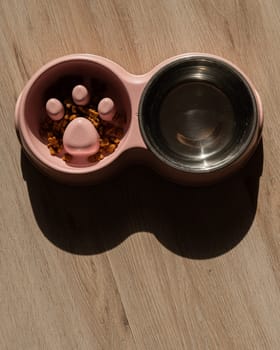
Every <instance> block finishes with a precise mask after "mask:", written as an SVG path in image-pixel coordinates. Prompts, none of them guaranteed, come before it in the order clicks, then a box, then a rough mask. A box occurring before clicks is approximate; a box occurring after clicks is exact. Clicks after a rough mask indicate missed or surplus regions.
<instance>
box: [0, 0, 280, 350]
mask: <svg viewBox="0 0 280 350" xmlns="http://www.w3.org/2000/svg"><path fill="white" fill-rule="evenodd" d="M0 19H1V20H0V58H1V59H0V72H1V79H0V132H1V137H0V149H1V157H0V169H1V182H0V189H1V200H0V218H1V221H0V321H1V327H0V348H1V349H7V350H14V349H15V350H18V349H30V350H31V349H51V350H56V349H57V350H61V349H83V350H84V349H94V350H95V349H96V350H98V349H106V350H107V349H108V350H111V349H121V350H123V349H172V350H173V349H176V350H177V349H196V350H197V349H275V350H276V349H279V347H280V269H279V266H280V220H279V212H280V195H279V191H280V185H279V181H280V170H279V169H280V156H279V145H280V142H279V134H280V118H279V110H280V106H279V104H280V102H279V101H280V84H279V77H280V64H279V63H280V36H279V31H280V2H279V1H278V0H266V1H261V0H186V1H180V0H173V1H167V0H163V1H155V0H149V1H147V0H142V1H125V0H112V1H100V0H96V1H89V0H88V1H86V0H84V1H82V0H81V1H70V2H68V4H66V2H65V1H62V0H56V1H54V0H49V1H41V0H36V1H35V0H28V1H20V0H17V1H15V0H11V1H1V2H0ZM191 51H200V52H209V53H214V54H217V55H221V56H223V57H225V58H227V59H230V60H231V61H233V62H234V63H236V64H237V65H238V66H240V68H241V69H243V70H244V71H245V72H246V73H247V74H248V76H249V77H250V78H251V80H252V81H253V82H254V83H255V85H256V87H257V89H258V91H259V93H260V95H261V98H262V100H263V104H264V110H265V126H264V131H263V150H262V147H261V146H260V147H259V150H258V152H257V154H256V156H255V157H254V159H252V160H251V161H250V163H249V164H248V166H247V168H246V169H245V170H244V171H243V172H242V173H241V174H238V175H237V176H236V177H234V178H232V179H229V180H227V181H226V182H224V183H222V184H218V185H216V186H214V187H210V188H205V189H189V188H180V187H179V186H176V185H174V184H171V183H168V182H167V181H166V180H164V179H162V178H160V177H159V176H157V175H155V174H153V173H151V172H150V170H149V169H144V168H141V167H131V168H130V169H128V170H127V171H126V172H123V173H121V174H120V175H119V176H117V177H116V178H114V179H112V180H111V181H109V182H107V183H104V184H100V185H99V186H93V187H87V188H82V189H80V188H79V189H77V188H71V187H67V186H64V185H59V184H56V183H54V182H53V181H52V180H50V179H47V178H45V177H44V176H43V175H41V174H40V173H38V172H37V170H35V169H34V168H33V166H32V165H31V164H30V163H29V161H28V160H27V159H26V158H25V156H24V155H23V154H22V152H21V147H20V144H19V142H18V140H17V137H16V133H15V130H14V107H15V102H16V99H17V97H18V95H19V93H20V91H21V89H22V88H23V86H24V85H25V83H26V82H27V80H28V79H29V78H30V77H31V75H32V74H33V73H34V72H35V71H36V70H37V69H38V68H39V67H41V66H42V65H43V64H45V63H46V62H48V61H49V60H51V59H53V58H55V57H59V56H62V55H65V54H69V53H78V52H87V53H94V54H98V55H102V56H105V57H108V58H110V59H112V60H114V61H116V62H117V63H119V64H121V65H122V66H123V67H124V68H126V69H127V70H128V71H130V72H132V73H138V74H141V73H145V72H147V71H148V70H150V69H151V68H152V67H153V66H154V65H156V64H157V63H159V62H161V61H162V60H164V59H166V58H168V57H170V56H174V55H176V54H179V53H183V52H191ZM262 152H263V154H262ZM262 168H263V170H262ZM261 171H262V176H261V177H260V178H259V175H260V172H261ZM248 174H249V175H248ZM108 217H109V218H108Z"/></svg>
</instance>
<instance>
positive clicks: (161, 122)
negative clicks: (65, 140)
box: [15, 53, 263, 185]
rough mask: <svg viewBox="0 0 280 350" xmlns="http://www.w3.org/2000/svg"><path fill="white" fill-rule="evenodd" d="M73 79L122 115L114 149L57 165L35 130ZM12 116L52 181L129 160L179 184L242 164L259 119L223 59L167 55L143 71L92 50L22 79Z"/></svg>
mask: <svg viewBox="0 0 280 350" xmlns="http://www.w3.org/2000/svg"><path fill="white" fill-rule="evenodd" d="M73 84H84V85H85V86H87V88H88V89H93V88H94V87H93V86H91V85H95V84H97V85H100V86H97V88H100V87H102V90H103V91H104V97H106V96H108V97H110V98H111V99H112V100H113V101H114V102H115V105H116V108H117V110H118V111H119V112H120V113H121V114H123V115H124V116H125V118H126V124H125V126H124V130H125V134H124V136H123V138H122V139H121V141H120V144H119V145H118V147H117V148H116V150H115V152H114V153H112V154H111V155H109V156H107V157H105V158H104V159H102V160H100V161H99V162H96V163H91V162H85V163H83V164H75V163H67V162H64V161H63V160H62V159H61V158H60V157H57V156H53V155H51V154H50V153H49V150H48V147H47V145H46V141H45V140H44V139H43V138H42V136H41V133H40V125H41V123H42V119H43V118H45V117H46V110H45V106H46V102H47V100H48V99H49V98H50V97H52V96H53V94H54V93H57V90H59V89H60V88H61V87H62V88H64V87H65V88H66V89H67V88H71V86H73ZM15 116H16V128H17V130H18V134H19V137H20V140H21V143H22V146H23V148H24V150H25V151H26V153H27V155H28V156H29V158H30V159H31V160H32V161H33V163H34V164H35V165H36V166H37V167H38V168H39V169H40V170H41V171H43V172H44V173H45V174H47V175H49V176H51V177H53V178H55V179H57V180H59V181H62V182H67V183H80V184H81V183H91V182H92V183H93V182H96V181H101V180H102V179H104V178H106V177H107V176H109V175H112V174H113V173H114V172H115V171H117V170H118V169H119V168H120V167H121V166H123V165H124V164H125V163H128V162H131V163H132V164H133V161H137V162H139V161H141V162H143V163H146V164H147V165H148V166H151V167H153V168H154V169H155V170H156V171H158V172H159V173H160V174H162V175H163V176H166V177H167V178H169V179H171V180H173V181H175V182H178V183H181V184H189V185H200V184H208V183H212V182H216V181H219V180H220V179H222V178H224V177H225V176H227V175H230V174H232V173H233V172H235V171H236V170H238V169H239V168H241V167H242V166H243V165H244V164H245V163H246V161H247V160H248V159H249V157H250V156H251V155H252V154H253V152H254V151H255V149H256V146H257V144H258V142H259V140H260V136H261V130H262V124H263V113H262V105H261V101H260V98H259V96H258V93H257V92H256V90H255V88H254V86H253V85H252V83H251V82H250V80H249V79H248V77H246V75H245V74H244V73H243V72H241V71H240V69H239V68H237V67H236V66H235V65H233V64H232V63H231V62H229V61H227V60H225V59H223V58H220V57H217V56H213V55H209V54H197V53H192V54H183V55H180V56H175V57H172V58H170V59H168V60H166V61H164V62H162V63H161V64H159V65H158V66H156V67H155V68H154V69H153V70H151V71H150V72H149V73H147V74H144V75H132V74H130V73H128V72H127V71H126V70H124V69H123V68H122V67H120V66H119V65H118V64H116V63H114V62H112V61H110V60H108V59H105V58H103V57H99V56H95V55H87V54H75V55H68V56H64V57H61V58H58V59H56V60H53V61H51V62H49V63H48V64H46V65H45V66H43V67H42V68H41V69H40V70H39V71H37V72H36V73H35V74H34V75H33V76H32V77H31V79H30V80H29V81H28V83H27V84H26V86H25V87H24V89H23V91H22V93H21V95H20V96H19V98H18V101H17V105H16V112H15ZM69 125H70V124H69Z"/></svg>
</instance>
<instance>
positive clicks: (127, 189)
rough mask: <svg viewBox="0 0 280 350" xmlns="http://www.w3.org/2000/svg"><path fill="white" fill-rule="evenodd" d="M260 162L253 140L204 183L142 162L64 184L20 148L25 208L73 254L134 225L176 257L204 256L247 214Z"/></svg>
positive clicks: (214, 252)
mask: <svg viewBox="0 0 280 350" xmlns="http://www.w3.org/2000/svg"><path fill="white" fill-rule="evenodd" d="M262 167H263V145H262V142H260V144H259V146H258V148H257V150H256V152H255V154H254V155H253V157H252V158H251V159H250V160H249V162H248V163H247V165H246V166H245V167H244V168H243V169H242V170H241V171H239V172H238V173H236V174H235V175H234V176H232V177H231V178H228V179H226V180H224V181H222V182H220V183H218V184H216V185H212V186H208V187H196V188H195V187H183V186H179V185H176V184H174V183H171V182H169V181H167V180H165V179H164V178H163V177H160V176H159V175H157V174H155V173H154V172H153V171H151V170H150V169H148V168H146V167H143V166H138V165H137V166H130V167H129V168H126V169H124V170H123V171H122V172H121V173H119V174H118V175H117V176H116V177H114V178H112V179H110V181H106V182H103V183H100V184H98V185H94V186H81V187H77V186H69V185H65V184H61V183H58V182H56V181H54V180H52V179H50V178H47V177H45V176H44V175H43V174H41V173H40V172H39V171H38V170H37V169H36V168H35V167H34V166H33V165H32V164H31V162H30V161H29V160H28V159H27V158H26V156H25V154H24V153H23V151H22V154H21V168H22V173H23V177H24V179H25V181H26V184H27V188H28V192H29V197H30V201H31V205H32V208H33V213H34V216H35V218H36V221H37V223H38V226H39V228H40V230H41V231H42V233H43V234H44V235H45V237H46V238H47V239H48V240H49V241H51V242H52V243H53V244H54V245H56V246H57V247H59V248H60V249H62V250H64V251H67V252H70V253H74V254H80V255H91V254H99V253H102V252H105V251H108V250H110V249H112V248H114V247H116V246H117V245H119V244H120V243H121V242H123V241H124V240H125V239H126V238H127V237H129V236H130V235H131V234H133V233H136V232H143V231H145V232H150V233H151V234H154V235H155V236H156V237H157V239H158V241H160V242H161V243H162V244H163V245H164V246H165V247H166V248H167V249H169V250H170V251H172V252H174V253H175V254H178V255H180V256H183V257H187V258H192V259H206V258H212V257H216V256H219V255H222V254H224V253H226V252H228V251H229V250H231V249H232V248H234V247H235V246H236V245H237V244H238V243H239V242H240V241H241V240H242V239H243V237H244V236H245V235H246V234H247V232H248V231H249V229H250V227H251V225H252V222H253V220H254V217H255V213H256V209H257V199H258V190H259V179H260V176H261V174H262Z"/></svg>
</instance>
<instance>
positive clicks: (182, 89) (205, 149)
mask: <svg viewBox="0 0 280 350" xmlns="http://www.w3.org/2000/svg"><path fill="white" fill-rule="evenodd" d="M139 123H140V129H141V132H142V136H143V138H144V140H145V142H146V144H147V146H148V148H149V149H150V150H151V151H152V152H153V153H154V154H155V155H156V156H157V157H158V158H160V159H161V160H162V161H163V162H165V163H167V164H168V165H170V166H172V167H175V168H177V169H180V170H182V171H186V172H210V171H214V170H217V169H220V168H223V167H225V166H227V165H229V164H231V163H232V162H234V161H235V160H236V159H238V157H240V156H241V154H243V152H245V151H246V149H247V147H248V145H249V144H250V141H251V140H252V137H253V135H254V131H255V129H256V125H257V115H256V102H255V98H254V94H253V92H252V91H251V88H250V87H249V85H248V83H247V82H246V80H245V78H244V77H243V76H242V75H241V74H240V73H239V72H238V71H237V70H236V69H234V68H233V67H232V66H230V65H229V64H227V63H225V62H224V61H220V60H218V59H215V58H204V57H189V58H183V59H179V60H177V61H174V62H173V63H171V64H168V65H167V66H165V67H164V68H162V69H160V70H159V71H158V72H157V73H156V74H155V75H154V76H153V77H152V78H151V80H150V81H149V83H148V84H147V86H146V88H145V89H144V92H143V94H142V97H141V100H140V104H139Z"/></svg>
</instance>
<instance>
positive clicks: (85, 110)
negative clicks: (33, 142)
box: [40, 99, 125, 163]
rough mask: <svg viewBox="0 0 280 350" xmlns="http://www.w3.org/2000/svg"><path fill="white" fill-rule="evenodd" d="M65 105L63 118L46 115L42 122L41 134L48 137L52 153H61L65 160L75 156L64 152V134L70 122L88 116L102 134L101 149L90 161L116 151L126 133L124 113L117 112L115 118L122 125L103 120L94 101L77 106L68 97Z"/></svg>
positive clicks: (99, 159) (64, 102)
mask: <svg viewBox="0 0 280 350" xmlns="http://www.w3.org/2000/svg"><path fill="white" fill-rule="evenodd" d="M63 106H64V108H65V115H64V117H63V118H62V119H61V120H58V121H54V120H52V119H51V118H50V117H48V116H46V118H45V119H44V120H43V122H42V124H41V129H40V134H41V135H42V136H43V137H46V139H47V147H48V149H49V152H50V154H51V155H53V156H55V155H59V156H61V158H62V160H64V161H65V162H71V160H72V158H73V157H72V156H71V155H70V154H68V153H65V154H63V134H64V131H65V129H66V127H67V126H68V124H69V123H70V122H71V121H72V120H74V119H75V118H78V117H84V118H87V119H88V120H89V121H90V122H91V123H92V124H93V125H94V127H95V128H96V130H97V132H98V134H99V136H100V149H99V151H98V152H97V153H96V154H93V155H91V156H89V157H88V161H89V162H91V163H95V162H99V161H101V160H103V159H104V158H105V157H106V156H108V155H110V154H112V153H113V152H115V150H116V148H117V147H118V145H119V143H120V141H121V138H122V137H123V134H124V129H123V127H122V125H124V124H125V117H124V116H123V115H122V114H119V113H117V114H116V117H115V118H114V120H116V121H117V122H118V125H121V127H120V126H115V125H112V124H111V123H109V122H106V121H103V120H102V119H101V118H100V117H99V114H98V112H97V108H96V106H97V105H96V106H95V105H93V104H92V103H89V105H88V106H77V105H76V104H74V102H73V101H72V100H70V99H66V100H64V101H63Z"/></svg>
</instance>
